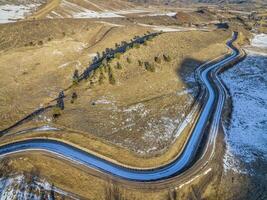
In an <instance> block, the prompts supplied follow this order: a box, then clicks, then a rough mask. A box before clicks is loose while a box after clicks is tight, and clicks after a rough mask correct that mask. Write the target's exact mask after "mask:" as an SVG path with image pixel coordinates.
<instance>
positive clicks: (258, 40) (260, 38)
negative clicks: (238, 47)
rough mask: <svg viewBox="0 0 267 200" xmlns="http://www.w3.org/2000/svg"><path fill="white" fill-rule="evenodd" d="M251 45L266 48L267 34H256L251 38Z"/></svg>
mask: <svg viewBox="0 0 267 200" xmlns="http://www.w3.org/2000/svg"><path fill="white" fill-rule="evenodd" d="M251 45H252V46H254V47H260V48H266V47H267V35H266V34H263V33H262V34H258V35H254V38H253V39H252V40H251Z"/></svg>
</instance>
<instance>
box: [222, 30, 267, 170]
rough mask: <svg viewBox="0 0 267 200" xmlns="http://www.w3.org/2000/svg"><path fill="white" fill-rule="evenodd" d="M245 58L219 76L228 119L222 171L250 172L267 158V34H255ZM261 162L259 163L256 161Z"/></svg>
mask: <svg viewBox="0 0 267 200" xmlns="http://www.w3.org/2000/svg"><path fill="white" fill-rule="evenodd" d="M248 49H249V51H247V53H248V56H247V58H246V59H245V60H244V61H242V62H241V63H239V64H238V65H236V66H234V67H233V68H231V69H230V70H228V71H226V72H225V73H224V74H222V75H221V78H222V79H223V81H224V83H225V85H226V86H227V88H228V89H229V91H230V94H231V97H232V103H233V110H232V118H231V122H230V125H229V127H225V129H226V143H227V150H226V155H225V158H224V166H225V170H229V169H232V170H233V171H235V172H239V173H249V174H254V173H256V172H255V171H254V168H253V167H252V168H249V167H246V168H243V169H241V166H251V165H252V163H255V162H257V161H258V160H261V161H266V160H267V54H265V53H264V52H266V51H267V35H264V34H260V35H255V37H254V39H253V40H252V41H251V46H249V47H248ZM260 163H262V162H260Z"/></svg>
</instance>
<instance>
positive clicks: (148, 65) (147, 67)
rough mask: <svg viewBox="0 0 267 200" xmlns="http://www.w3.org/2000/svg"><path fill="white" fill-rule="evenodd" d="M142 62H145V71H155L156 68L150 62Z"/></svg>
mask: <svg viewBox="0 0 267 200" xmlns="http://www.w3.org/2000/svg"><path fill="white" fill-rule="evenodd" d="M144 64H145V69H146V70H147V71H150V72H155V71H156V68H155V66H154V65H153V64H152V63H149V62H144Z"/></svg>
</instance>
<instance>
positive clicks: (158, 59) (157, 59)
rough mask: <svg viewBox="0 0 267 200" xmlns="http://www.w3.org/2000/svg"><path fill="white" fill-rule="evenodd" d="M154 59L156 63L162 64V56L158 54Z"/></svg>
mask: <svg viewBox="0 0 267 200" xmlns="http://www.w3.org/2000/svg"><path fill="white" fill-rule="evenodd" d="M154 60H155V62H156V63H158V64H161V58H160V57H158V56H156V57H155V58H154Z"/></svg>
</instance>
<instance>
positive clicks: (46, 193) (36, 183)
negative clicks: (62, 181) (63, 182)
mask: <svg viewBox="0 0 267 200" xmlns="http://www.w3.org/2000/svg"><path fill="white" fill-rule="evenodd" d="M51 190H53V191H55V192H57V193H58V194H61V195H64V196H68V197H69V198H71V199H75V198H74V197H72V196H71V195H70V194H68V193H66V192H64V191H62V190H60V189H58V188H56V187H54V186H52V185H51V184H50V183H48V182H46V181H45V180H43V179H39V178H37V177H35V176H28V177H26V176H25V175H12V176H11V177H3V178H0V199H1V200H12V199H17V200H24V199H35V200H39V199H40V200H41V199H52V198H53V197H52V192H51Z"/></svg>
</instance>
